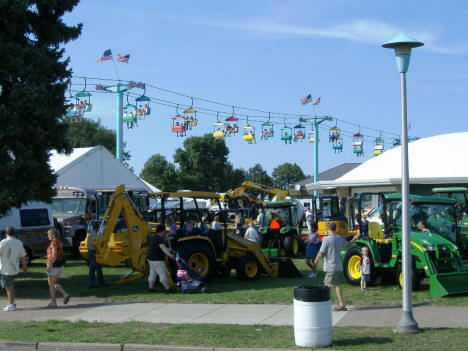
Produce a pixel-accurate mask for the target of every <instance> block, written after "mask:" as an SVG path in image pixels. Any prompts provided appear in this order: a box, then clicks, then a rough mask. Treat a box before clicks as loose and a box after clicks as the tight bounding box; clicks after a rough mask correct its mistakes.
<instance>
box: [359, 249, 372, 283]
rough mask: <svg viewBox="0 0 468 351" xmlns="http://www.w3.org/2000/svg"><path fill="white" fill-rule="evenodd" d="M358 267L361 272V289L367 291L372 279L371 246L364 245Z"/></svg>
mask: <svg viewBox="0 0 468 351" xmlns="http://www.w3.org/2000/svg"><path fill="white" fill-rule="evenodd" d="M358 269H359V272H361V291H367V282H368V281H369V280H370V274H371V259H370V258H369V248H368V247H367V246H363V247H362V257H361V260H360V261H359V266H358Z"/></svg>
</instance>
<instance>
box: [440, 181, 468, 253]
mask: <svg viewBox="0 0 468 351" xmlns="http://www.w3.org/2000/svg"><path fill="white" fill-rule="evenodd" d="M432 193H433V194H434V195H435V196H438V197H444V198H449V199H454V200H456V201H457V209H458V219H459V227H460V234H459V238H458V239H459V240H458V241H457V245H458V247H459V248H460V250H461V251H462V254H463V256H465V257H468V215H467V214H468V188H463V187H450V188H434V189H432Z"/></svg>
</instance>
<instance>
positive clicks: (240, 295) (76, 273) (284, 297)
mask: <svg viewBox="0 0 468 351" xmlns="http://www.w3.org/2000/svg"><path fill="white" fill-rule="evenodd" d="M294 262H295V264H296V266H297V267H298V269H299V270H300V271H301V272H302V273H303V274H304V276H305V275H306V274H308V273H309V272H308V270H307V269H306V265H305V264H304V261H303V260H301V259H296V260H294ZM44 271H45V268H44V260H43V259H38V260H34V261H33V263H32V265H31V266H30V267H29V271H28V273H27V274H21V275H20V276H19V277H18V278H17V279H16V280H15V290H16V293H17V296H18V297H20V298H21V297H23V298H32V297H34V298H41V297H43V298H46V297H47V296H48V287H47V282H46V276H45V274H44ZM128 271H129V269H128V268H127V267H125V266H123V265H122V266H119V267H114V268H109V267H104V275H105V279H106V282H107V283H108V284H109V287H105V288H99V289H88V288H87V274H88V267H87V266H86V265H85V264H84V262H83V261H81V260H69V261H67V265H66V267H65V269H64V275H63V277H62V278H61V279H60V282H61V284H62V285H63V286H64V287H65V289H66V290H67V291H68V292H69V293H71V294H72V296H82V297H87V296H89V297H99V298H105V299H106V300H108V301H154V302H156V301H158V302H179V303H259V304H264V303H292V295H293V287H294V286H298V285H311V284H322V283H323V273H322V272H320V273H319V276H318V278H316V279H309V278H306V277H301V278H277V279H273V278H270V277H260V279H258V280H255V281H240V280H239V279H238V278H237V277H236V274H235V271H232V273H231V277H230V278H213V279H211V280H210V281H209V283H208V285H209V289H210V291H211V293H210V294H200V293H193V294H187V295H182V294H169V295H168V294H164V293H163V291H162V288H161V287H160V286H158V291H157V292H156V293H154V292H153V293H151V292H149V291H148V290H147V286H146V280H145V279H140V280H138V281H134V282H131V283H129V284H126V285H120V284H116V281H117V280H118V279H119V278H120V277H121V276H122V275H123V274H125V273H127V272H128ZM342 283H343V285H342V287H343V292H344V296H345V300H346V302H347V303H348V304H353V305H366V306H369V305H380V306H382V305H386V306H390V305H399V304H400V303H401V290H400V289H399V288H398V287H396V286H394V285H383V284H376V285H375V286H374V287H371V288H370V291H369V292H368V293H367V294H366V295H365V296H364V295H362V293H361V292H360V289H359V287H356V286H351V285H349V284H348V283H347V282H346V281H345V279H344V277H342ZM332 299H333V301H335V296H334V293H333V295H332ZM413 303H414V305H416V306H417V305H427V304H431V305H447V306H448V305H451V306H468V294H464V295H458V296H450V297H445V298H431V297H429V291H428V288H427V286H426V287H425V289H423V290H421V291H417V292H414V294H413Z"/></svg>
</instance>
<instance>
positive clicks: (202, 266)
mask: <svg viewBox="0 0 468 351" xmlns="http://www.w3.org/2000/svg"><path fill="white" fill-rule="evenodd" d="M178 252H179V255H180V256H181V257H182V258H183V259H184V260H185V262H187V264H188V265H189V267H190V268H191V269H192V270H194V271H196V272H199V274H200V276H201V277H203V278H204V279H205V280H208V279H210V277H211V274H212V273H213V272H214V268H215V267H214V266H215V261H214V258H213V253H212V252H211V250H210V248H209V247H208V246H207V245H205V244H202V243H191V242H187V243H185V244H182V246H181V247H179V249H178Z"/></svg>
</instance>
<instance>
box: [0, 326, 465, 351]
mask: <svg viewBox="0 0 468 351" xmlns="http://www.w3.org/2000/svg"><path fill="white" fill-rule="evenodd" d="M117 330H120V331H121V332H118V331H117ZM65 335H66V341H67V342H85V343H92V342H99V343H117V344H129V343H139V344H153V345H178V346H182V345H189V346H208V347H210V346H211V347H235V348H239V347H247V348H295V345H294V332H293V328H292V327H273V326H264V325H262V326H243V325H194V324H149V323H140V322H132V323H123V324H119V327H118V329H117V328H116V325H115V324H111V323H88V322H74V323H72V322H58V321H49V322H27V323H21V322H0V339H4V340H5V339H6V340H18V341H35V342H46V341H50V342H54V341H58V342H63V341H64V339H65ZM467 335H468V329H462V328H458V329H423V330H422V331H421V332H420V333H418V334H393V333H392V329H390V328H351V327H346V328H334V329H333V345H332V348H333V349H334V350H340V349H346V350H392V351H393V350H395V349H398V350H401V351H403V350H415V351H416V350H430V349H443V350H463V349H465V347H466V342H467ZM441 346H442V347H441ZM324 349H325V350H326V349H327V348H324Z"/></svg>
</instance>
